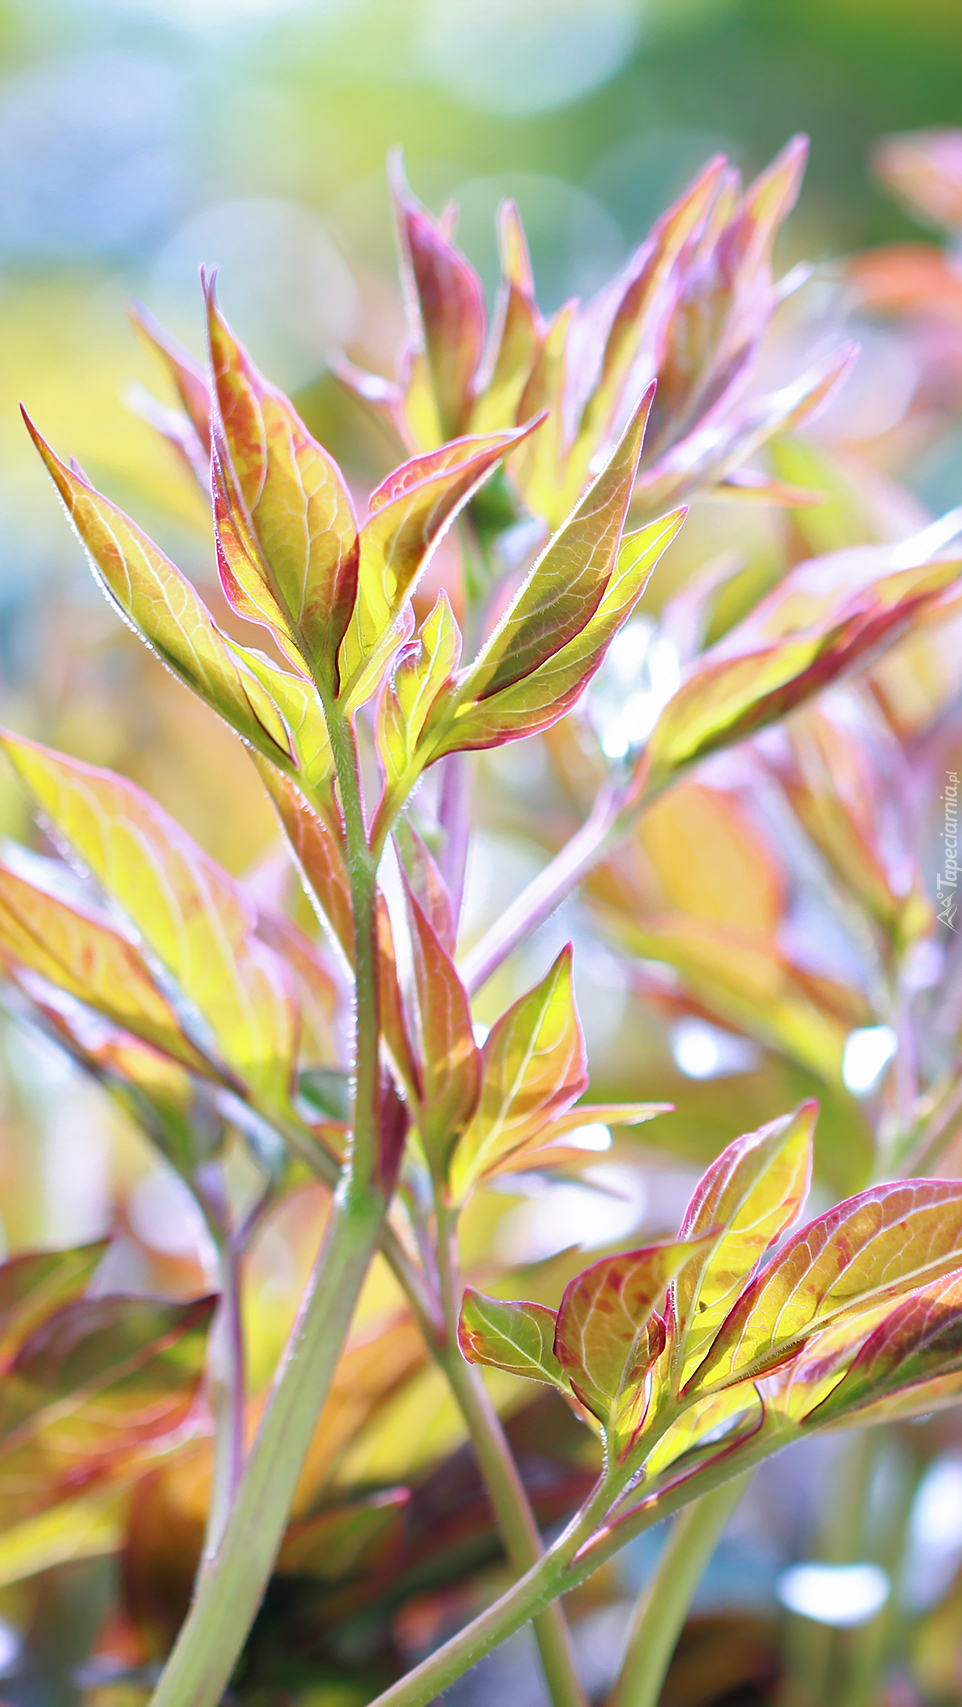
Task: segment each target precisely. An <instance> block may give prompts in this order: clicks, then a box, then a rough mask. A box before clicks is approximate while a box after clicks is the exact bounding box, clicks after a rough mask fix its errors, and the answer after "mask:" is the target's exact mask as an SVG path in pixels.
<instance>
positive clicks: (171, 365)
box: [130, 302, 210, 458]
mask: <svg viewBox="0 0 962 1707" xmlns="http://www.w3.org/2000/svg"><path fill="white" fill-rule="evenodd" d="M130 317H131V319H132V321H133V323H134V325H135V327H136V328H137V331H138V332H139V333H140V334H141V336H142V337H143V338H144V339H145V340H146V342H147V343H148V344H149V345H150V347H151V349H152V350H154V351H155V353H156V354H157V355H158V356H159V357H160V359H161V361H162V363H163V365H164V367H165V368H166V369H167V372H168V373H169V375H170V377H171V379H172V380H173V383H174V387H175V389H176V391H177V395H178V397H179V398H180V401H181V404H182V405H183V409H184V413H185V414H186V416H187V418H188V420H189V421H190V424H191V426H192V427H193V429H194V433H195V434H196V436H197V441H198V443H199V445H200V447H201V449H202V450H203V452H204V456H205V458H208V457H209V456H210V391H209V390H208V386H207V378H206V375H205V373H204V370H203V368H202V367H201V366H200V365H199V363H198V362H195V361H194V358H193V356H191V355H189V354H188V353H187V351H186V350H185V349H184V348H183V346H182V345H181V344H179V343H178V342H177V339H176V338H172V337H171V335H170V333H169V332H167V331H165V329H164V327H163V326H161V324H160V322H159V321H158V320H155V319H154V316H153V315H152V314H151V313H150V310H149V309H147V308H145V307H144V305H143V303H142V302H134V303H132V304H131V309H130Z"/></svg>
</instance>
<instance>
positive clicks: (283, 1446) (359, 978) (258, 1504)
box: [152, 702, 387, 1707]
mask: <svg viewBox="0 0 962 1707" xmlns="http://www.w3.org/2000/svg"><path fill="white" fill-rule="evenodd" d="M324 709H325V714H326V716H327V721H328V728H329V731H330V736H331V747H332V750H333V754H334V763H335V767H336V771H337V780H338V787H339V790H340V795H341V808H342V811H343V814H344V825H345V836H346V840H347V851H348V874H349V878H350V885H351V902H352V908H353V917H354V957H355V1042H354V1108H353V1119H352V1129H353V1142H352V1146H351V1157H350V1161H349V1164H348V1166H347V1169H346V1171H345V1175H344V1178H343V1180H342V1181H341V1184H340V1185H339V1187H338V1190H337V1192H336V1194H335V1198H334V1210H333V1214H332V1216H331V1220H330V1223H329V1225H328V1230H327V1233H326V1235H325V1238H324V1242H323V1244H322V1247H321V1251H320V1254H319V1256H318V1259H317V1262H316V1263H315V1266H314V1271H313V1274H312V1276H311V1281H310V1283H309V1285H308V1288H307V1291H306V1292H305V1294H304V1297H303V1298H302V1300H301V1306H300V1309H299V1311H298V1316H297V1320H296V1322H295V1324H294V1328H293V1330H292V1332H291V1337H290V1340H289V1341H288V1345H287V1348H286V1351H285V1354H284V1358H283V1361H282V1363H281V1365H280V1367H279V1369H278V1371H277V1374H276V1376H275V1379H274V1385H273V1388H272V1390H271V1395H270V1398H269V1400H268V1403H267V1408H266V1410H265V1411H264V1415H263V1417H262V1419H261V1425H260V1428H259V1429H258V1432H257V1437H256V1439H255V1441H254V1444H253V1446H252V1448H251V1450H250V1453H249V1454H248V1457H247V1462H246V1464H245V1467H244V1473H243V1476H242V1478H241V1481H240V1486H239V1488H238V1490H237V1496H236V1498H235V1500H234V1503H233V1506H232V1508H231V1511H230V1514H229V1516H228V1518H227V1521H226V1524H225V1526H224V1531H223V1536H222V1538H221V1542H220V1546H219V1547H218V1549H217V1552H216V1554H215V1556H214V1557H213V1559H212V1560H211V1561H210V1564H209V1567H208V1569H207V1570H206V1571H205V1572H204V1573H203V1574H202V1576H201V1578H200V1579H199V1581H198V1583H197V1586H196V1591H195V1596H194V1601H193V1604H192V1606H191V1609H190V1612H189V1614H188V1616H187V1618H186V1620H185V1622H184V1625H183V1627H182V1629H181V1631H180V1634H179V1636H178V1638H177V1641H176V1643H175V1645H174V1649H173V1652H172V1653H171V1655H170V1658H169V1659H168V1661H167V1664H166V1666H165V1667H164V1671H163V1674H162V1676H161V1679H160V1682H159V1684H158V1686H157V1689H156V1691H155V1694H154V1696H153V1701H152V1707H218V1703H219V1702H220V1700H221V1698H222V1696H223V1693H224V1690H225V1689H226V1688H227V1686H228V1684H229V1682H230V1678H231V1674H232V1672H233V1670H234V1666H235V1665H236V1663H237V1660H238V1658H239V1656H240V1654H241V1652H242V1650H243V1647H244V1644H245V1642H246V1640H247V1636H248V1632H249V1631H250V1628H251V1626H252V1624H253V1622H254V1619H255V1618H256V1616H257V1610H258V1607H259V1606H260V1602H261V1598H262V1596H263V1593H264V1590H265V1588H266V1586H267V1583H268V1580H269V1578H270V1574H271V1570H272V1568H273V1564H274V1560H275V1558H276V1556H277V1551H278V1548H279V1547H280V1544H281V1541H282V1539H283V1536H284V1531H285V1529H286V1527H287V1522H288V1518H289V1516H290V1509H291V1504H292V1502H293V1499H294V1494H295V1490H296V1488H297V1483H298V1480H299V1477H300V1474H301V1470H302V1468H303V1465H304V1461H305V1459H306V1457H307V1453H308V1449H309V1447H310V1444H311V1440H312V1438H313V1435H314V1430H315V1428H316V1427H317V1420H318V1417H319V1415H320V1412H321V1409H322V1407H323V1405H324V1402H325V1400H326V1398H327V1395H328V1391H329V1389H330V1385H331V1380H332V1378H333V1375H334V1370H335V1368H336V1366H337V1361H338V1358H339V1357H340V1354H341V1349H342V1347H343V1344H344V1340H345V1338H346V1336H347V1332H348V1329H349V1327H350V1324H351V1317H352V1316H353V1314H354V1307H355V1305H356V1303H357V1298H358V1295H359V1293H360V1290H361V1287H362V1285H363V1284H364V1279H365V1277H366V1275H367V1271H368V1267H369V1265H370V1262H371V1259H372V1257H373V1255H374V1252H375V1250H376V1248H377V1245H378V1241H379V1239H380V1236H381V1231H382V1227H383V1223H384V1217H385V1213H386V1209H387V1203H386V1201H385V1197H384V1195H383V1192H382V1190H381V1188H380V1184H379V1182H378V1171H379V1169H378V1159H379V1143H378V1140H379V1127H380V1097H381V1078H380V1058H379V1041H380V1038H379V1033H380V1015H379V1007H378V977H377V971H378V963H377V882H376V873H375V867H374V864H373V861H372V859H371V854H370V849H369V848H368V843H367V832H366V829H365V823H364V805H363V799H362V795H361V781H360V774H359V767H358V760H357V749H356V746H355V742H354V732H353V729H352V727H351V724H350V720H349V719H348V718H346V717H345V716H344V715H343V713H342V712H341V710H340V708H339V707H338V706H336V705H331V704H330V703H327V702H326V703H325V707H324Z"/></svg>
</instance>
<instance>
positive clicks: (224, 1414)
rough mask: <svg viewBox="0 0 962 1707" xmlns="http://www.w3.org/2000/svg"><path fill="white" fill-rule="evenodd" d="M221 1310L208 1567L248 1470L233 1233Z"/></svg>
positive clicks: (224, 1250)
mask: <svg viewBox="0 0 962 1707" xmlns="http://www.w3.org/2000/svg"><path fill="white" fill-rule="evenodd" d="M218 1256H219V1259H220V1261H219V1265H218V1266H219V1270H220V1309H219V1312H218V1332H219V1335H220V1349H221V1357H222V1368H221V1374H220V1376H219V1378H218V1380H217V1381H216V1382H215V1383H214V1393H213V1406H214V1423H215V1430H214V1476H213V1485H212V1488H211V1502H210V1513H209V1515H208V1519H207V1530H206V1533H205V1536H204V1551H203V1561H202V1565H201V1569H202V1570H203V1569H204V1568H205V1567H206V1565H207V1564H208V1563H209V1561H210V1560H211V1559H212V1558H213V1556H214V1554H215V1553H216V1552H217V1549H218V1547H219V1545H220V1541H221V1537H222V1535H223V1533H224V1526H225V1524H226V1522H227V1515H228V1513H229V1511H230V1509H231V1507H232V1505H233V1503H234V1501H235V1499H236V1498H237V1490H238V1488H239V1486H240V1480H241V1476H242V1474H243V1470H244V1446H245V1437H244V1424H245V1418H246V1398H247V1375H246V1364H247V1358H246V1354H245V1347H244V1325H243V1321H242V1319H241V1295H240V1286H241V1260H240V1251H239V1250H238V1249H237V1247H236V1245H235V1243H234V1240H233V1238H232V1237H231V1235H230V1233H229V1232H222V1233H221V1235H220V1238H219V1240H218Z"/></svg>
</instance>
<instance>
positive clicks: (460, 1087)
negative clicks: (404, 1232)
mask: <svg viewBox="0 0 962 1707" xmlns="http://www.w3.org/2000/svg"><path fill="white" fill-rule="evenodd" d="M407 901H408V910H409V915H410V920H411V948H412V954H413V960H414V983H415V989H416V991H417V1004H418V1016H419V1020H420V1034H421V1072H420V1075H419V1076H420V1082H421V1099H420V1111H419V1115H418V1125H419V1130H420V1134H421V1139H422V1142H423V1144H424V1148H425V1150H426V1152H427V1157H428V1161H429V1162H430V1164H431V1166H432V1168H434V1169H436V1170H437V1172H438V1173H439V1174H440V1175H441V1176H442V1177H443V1175H444V1173H445V1171H446V1164H447V1159H448V1157H449V1155H450V1153H451V1150H452V1148H453V1146H454V1145H455V1144H456V1143H457V1140H458V1138H459V1137H460V1136H461V1133H462V1132H463V1130H464V1128H465V1126H466V1125H467V1123H468V1121H469V1120H470V1119H471V1116H472V1114H473V1113H474V1110H475V1107H476V1105H477V1102H478V1095H479V1091H480V1087H481V1053H480V1050H479V1049H478V1046H477V1044H476V1043H475V1041H474V1033H473V1031H472V1028H471V1004H470V1002H469V1000H468V996H467V992H466V990H465V988H464V985H463V984H462V982H461V980H460V978H459V977H458V974H457V970H456V968H455V965H454V961H453V959H452V958H451V955H450V954H449V953H448V950H447V949H446V948H445V947H444V944H443V943H442V942H441V940H440V938H439V936H438V934H437V932H436V931H435V929H434V927H433V925H432V924H431V922H430V920H429V919H428V917H427V915H426V913H425V912H424V909H423V908H422V906H421V904H420V902H419V901H418V899H417V897H416V896H415V894H414V893H413V891H412V889H411V888H410V885H408V886H407Z"/></svg>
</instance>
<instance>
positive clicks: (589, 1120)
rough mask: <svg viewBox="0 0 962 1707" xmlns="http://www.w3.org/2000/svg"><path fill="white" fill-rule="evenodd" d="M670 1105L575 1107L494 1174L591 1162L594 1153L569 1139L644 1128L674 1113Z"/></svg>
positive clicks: (506, 1158) (582, 1104) (505, 1160)
mask: <svg viewBox="0 0 962 1707" xmlns="http://www.w3.org/2000/svg"><path fill="white" fill-rule="evenodd" d="M673 1109H674V1105H673V1104H672V1103H670V1102H597V1103H588V1102H579V1103H576V1104H575V1107H574V1108H572V1109H569V1110H568V1113H567V1114H562V1115H560V1116H559V1118H558V1119H556V1120H552V1121H550V1122H549V1123H548V1125H547V1126H543V1127H541V1128H540V1129H539V1130H538V1131H537V1132H536V1133H535V1134H534V1136H533V1137H531V1138H529V1139H528V1140H527V1142H526V1143H524V1144H522V1145H521V1146H520V1147H519V1148H518V1149H516V1150H512V1151H511V1152H510V1154H509V1155H507V1156H503V1157H502V1158H501V1160H500V1161H499V1162H498V1163H497V1165H496V1167H494V1168H491V1169H490V1170H489V1172H490V1173H492V1174H493V1173H498V1174H506V1173H521V1172H525V1171H527V1170H528V1169H529V1168H530V1169H538V1170H540V1169H541V1168H545V1167H554V1166H556V1165H557V1164H558V1163H559V1162H560V1163H571V1162H574V1163H577V1162H588V1161H590V1160H591V1156H592V1153H593V1152H592V1150H588V1149H582V1148H580V1147H579V1146H578V1145H577V1144H565V1143H564V1142H563V1140H564V1138H565V1136H566V1135H567V1134H568V1133H570V1132H577V1131H579V1130H580V1129H581V1128H582V1127H584V1126H599V1125H600V1126H640V1125H641V1123H642V1121H645V1120H652V1119H654V1117H655V1115H656V1114H671V1113H672V1112H673Z"/></svg>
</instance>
